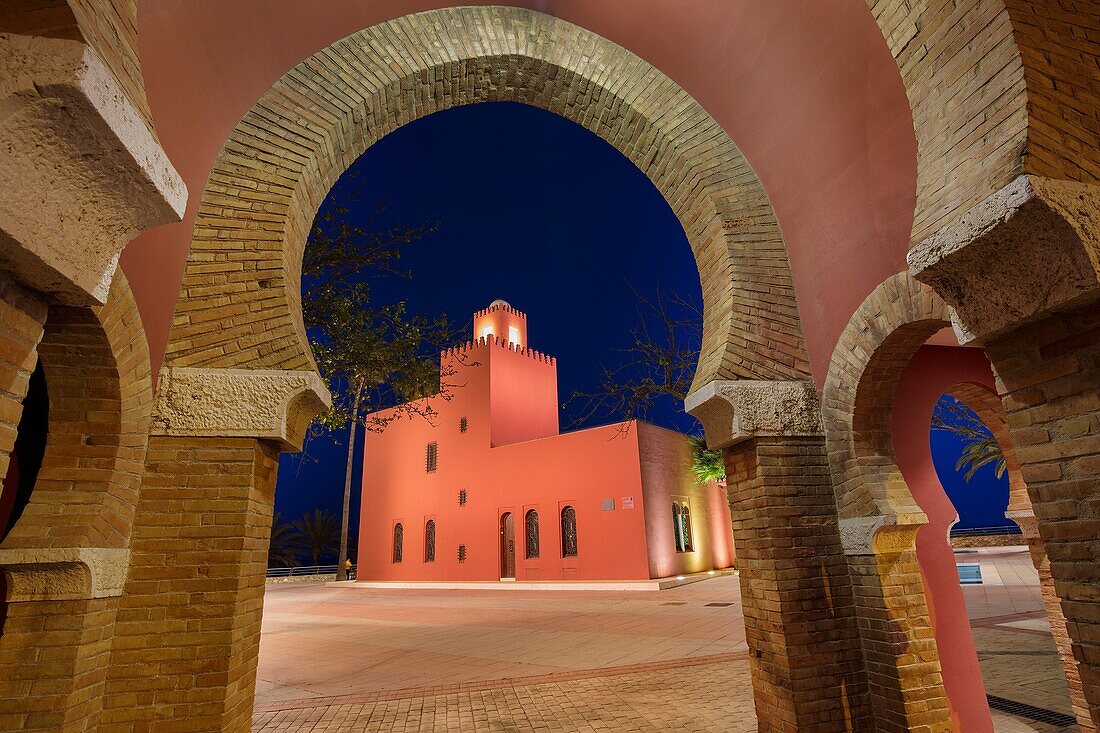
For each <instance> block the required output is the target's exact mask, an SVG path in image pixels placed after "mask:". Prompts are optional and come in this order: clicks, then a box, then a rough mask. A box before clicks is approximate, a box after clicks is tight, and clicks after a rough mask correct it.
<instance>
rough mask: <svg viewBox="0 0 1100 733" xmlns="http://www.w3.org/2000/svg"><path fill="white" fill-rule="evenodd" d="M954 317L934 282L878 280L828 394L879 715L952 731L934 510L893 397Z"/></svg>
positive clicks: (887, 721)
mask: <svg viewBox="0 0 1100 733" xmlns="http://www.w3.org/2000/svg"><path fill="white" fill-rule="evenodd" d="M949 324H950V316H949V313H948V309H947V306H946V305H945V304H944V303H943V301H942V300H941V299H940V298H939V297H938V296H936V295H935V293H933V292H932V289H931V288H929V287H928V286H926V285H923V284H921V283H919V282H917V281H916V280H914V279H913V278H911V277H910V276H909V274H908V273H904V272H903V273H899V274H897V275H894V276H893V277H891V278H889V279H887V280H886V281H885V282H883V283H882V284H881V285H880V286H879V287H878V288H876V289H875V290H874V291H873V292H872V293H871V294H870V295H869V296H868V297H867V299H866V300H865V301H864V302H863V305H861V306H860V308H859V309H858V310H857V311H856V313H855V314H853V316H852V318H851V320H850V321H849V323H848V326H847V327H846V328H845V330H844V332H843V334H842V335H841V337H840V341H839V342H838V343H837V347H836V350H835V351H834V352H833V358H832V360H831V362H830V365H829V374H828V376H827V377H826V380H825V389H824V394H823V399H822V420H823V422H824V425H825V435H826V442H827V445H828V451H829V463H830V467H831V470H832V477H833V486H834V490H835V492H836V503H837V507H838V511H839V515H840V519H841V527H842V529H841V532H842V534H843V532H844V531H845V529H844V528H845V526H848V527H849V528H850V529H849V530H848V531H849V532H850V533H851V535H852V536H851V537H850V539H849V540H848V542H847V543H846V544H847V545H848V546H847V547H846V552H847V553H848V560H849V567H850V569H851V574H852V584H853V587H854V592H855V606H856V613H857V615H858V617H859V625H860V633H861V637H862V645H863V654H864V659H865V664H866V667H867V674H868V683H869V686H870V690H871V700H872V708H873V710H874V715H875V722H876V725H878V726H879V728H878V729H880V730H896V731H902V730H910V729H911V728H914V727H917V726H927V728H921V729H922V730H949V729H950V725H951V721H950V716H949V713H948V708H947V696H946V693H945V692H944V689H943V680H942V678H941V676H940V666H939V654H938V652H937V650H936V642H935V637H934V635H933V629H932V624H931V621H930V619H929V616H928V606H927V602H926V600H925V596H924V583H923V581H922V580H921V575H920V567H919V565H918V564H917V555H916V547H915V541H916V533H917V530H918V529H919V528H920V526H921V525H922V524H924V523H925V521H926V519H925V517H924V514H923V513H922V512H921V510H920V508H919V507H918V506H917V504H916V502H915V501H914V499H913V496H912V494H911V493H910V491H909V488H908V486H907V485H906V484H905V480H904V479H903V478H902V475H901V470H900V469H899V468H898V466H897V463H896V461H895V459H894V450H893V445H892V437H891V430H890V413H891V401H892V399H893V395H894V392H895V390H896V388H897V384H898V381H899V380H900V378H901V374H902V372H903V371H904V369H905V366H906V364H908V363H909V360H910V359H911V358H912V356H913V355H914V354H915V353H916V351H917V349H919V348H920V346H921V344H923V343H924V342H925V341H926V340H927V339H928V337H929V336H931V335H932V334H933V333H935V332H936V331H938V330H940V329H941V328H943V327H944V326H947V325H949Z"/></svg>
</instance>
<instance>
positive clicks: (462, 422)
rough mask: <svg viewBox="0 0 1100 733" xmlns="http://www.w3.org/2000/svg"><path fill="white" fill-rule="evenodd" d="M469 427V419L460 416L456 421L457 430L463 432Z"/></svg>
mask: <svg viewBox="0 0 1100 733" xmlns="http://www.w3.org/2000/svg"><path fill="white" fill-rule="evenodd" d="M469 427H470V421H469V420H467V419H466V418H462V419H460V420H459V421H458V432H460V433H465V432H466V430H467V428H469Z"/></svg>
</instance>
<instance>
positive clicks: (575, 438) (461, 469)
mask: <svg viewBox="0 0 1100 733" xmlns="http://www.w3.org/2000/svg"><path fill="white" fill-rule="evenodd" d="M473 330H474V334H473V335H474V340H473V341H471V342H468V343H467V344H465V345H464V346H461V347H459V348H456V349H451V350H448V351H445V352H444V353H443V354H442V357H441V369H442V373H443V374H444V375H446V376H445V377H444V381H445V382H446V383H447V384H448V385H454V386H450V387H448V388H447V390H446V395H445V396H444V395H436V396H433V397H428V398H426V399H425V400H424V401H423V404H421V405H419V407H421V408H426V407H429V406H430V408H431V409H432V410H433V411H434V412H435V417H434V418H433V419H432V420H431V421H428V420H424V419H421V418H419V417H411V418H410V417H403V418H401V419H396V420H393V421H392V422H389V423H388V424H387V427H386V428H385V429H384V430H383V431H381V432H377V433H368V434H367V437H366V445H365V452H364V455H365V458H364V471H363V484H362V514H361V517H360V525H359V555H358V561H359V562H358V578H359V579H360V580H372V581H373V580H401V581H443V580H447V581H454V580H469V581H485V580H497V579H500V580H506V579H507V580H512V579H514V580H641V579H651V578H662V577H669V576H675V575H683V574H689V573H698V572H702V571H707V570H712V569H718V568H728V567H730V566H732V565H733V534H732V530H731V522H730V512H729V506H728V504H727V501H726V492H725V489H724V487H722V486H719V485H717V484H706V485H700V484H699V483H697V482H696V480H695V477H694V476H693V474H692V473H691V470H690V461H691V453H690V447H689V445H688V441H687V439H686V438H685V436H683V435H681V434H679V433H675V432H672V431H669V430H665V429H663V428H659V427H657V426H655V425H650V424H648V423H645V422H640V421H629V422H622V423H616V424H613V425H606V426H603V427H598V428H591V429H588V430H579V431H576V432H572V433H561V432H559V430H558V392H557V360H556V359H555V358H554V357H551V356H547V355H546V354H543V353H540V352H538V351H535V350H533V349H531V348H530V347H529V346H528V341H527V316H526V315H525V314H523V313H521V312H520V311H518V310H516V309H515V308H513V307H512V306H510V305H509V304H508V303H506V302H504V301H503V300H497V301H494V302H493V303H492V304H491V305H490V306H489V307H488V308H486V309H485V310H482V311H479V312H477V313H475V314H474V324H473ZM445 397H447V398H445ZM376 415H377V416H380V417H383V418H384V417H385V416H386V412H381V413H376Z"/></svg>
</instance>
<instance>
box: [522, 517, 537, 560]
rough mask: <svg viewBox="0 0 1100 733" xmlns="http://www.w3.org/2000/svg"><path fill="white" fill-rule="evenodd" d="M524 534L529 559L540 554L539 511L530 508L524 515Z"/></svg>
mask: <svg viewBox="0 0 1100 733" xmlns="http://www.w3.org/2000/svg"><path fill="white" fill-rule="evenodd" d="M523 536H524V539H525V540H526V543H527V559H528V560H530V559H532V558H536V557H538V556H539V513H538V512H537V511H535V510H534V509H529V510H528V511H527V514H525V515H524V516H523Z"/></svg>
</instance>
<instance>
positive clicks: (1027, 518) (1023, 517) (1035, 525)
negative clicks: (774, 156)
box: [1005, 509, 1039, 540]
mask: <svg viewBox="0 0 1100 733" xmlns="http://www.w3.org/2000/svg"><path fill="white" fill-rule="evenodd" d="M1005 518H1006V519H1011V520H1012V521H1013V522H1015V523H1016V525H1017V526H1018V527H1019V528H1020V533H1021V534H1023V536H1024V539H1025V540H1030V539H1034V538H1036V537H1038V536H1039V520H1038V519H1036V518H1035V512H1034V511H1033V510H1031V509H1010V510H1008V511H1007V512H1005Z"/></svg>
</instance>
